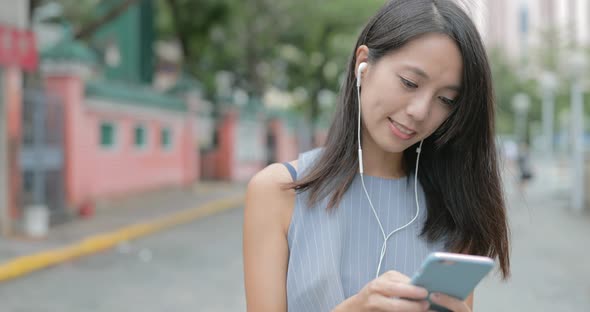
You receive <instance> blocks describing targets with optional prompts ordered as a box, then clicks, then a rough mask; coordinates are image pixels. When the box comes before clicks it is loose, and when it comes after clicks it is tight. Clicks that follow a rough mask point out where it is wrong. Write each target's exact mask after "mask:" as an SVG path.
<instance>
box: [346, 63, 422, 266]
mask: <svg viewBox="0 0 590 312" xmlns="http://www.w3.org/2000/svg"><path fill="white" fill-rule="evenodd" d="M360 74H361V73H360V72H359V74H358V76H357V79H361V77H360ZM356 89H357V92H356V94H357V97H358V103H359V110H358V124H357V129H358V134H357V135H358V154H359V160H358V161H359V171H360V176H361V184H362V186H363V190H364V192H365V195H366V196H367V200H368V201H369V205H370V206H371V210H372V211H373V215H374V216H375V219H376V220H377V224H379V229H380V230H381V234H382V235H383V245H382V246H381V254H380V256H379V264H378V265H377V272H376V273H375V278H377V277H379V272H381V264H382V263H383V258H384V257H385V253H386V252H387V240H389V238H390V237H391V235H393V234H395V233H397V232H399V231H401V230H403V229H405V228H406V227H408V226H409V225H410V224H412V223H413V222H414V221H415V220H416V219H417V218H418V215H419V214H420V203H419V202H418V164H419V162H420V152H421V151H422V143H424V141H423V140H422V141H420V145H419V147H418V148H417V149H416V153H418V156H417V158H416V169H415V175H414V197H415V199H416V215H415V216H414V218H413V219H412V220H411V221H410V222H408V223H407V224H406V225H404V226H402V227H400V228H397V229H395V230H393V231H392V232H391V233H389V234H388V235H386V234H385V230H384V229H383V225H382V224H381V220H379V216H378V215H377V211H375V207H374V206H373V202H372V201H371V197H370V196H369V192H367V188H366V187H365V179H364V178H363V173H364V172H363V171H364V170H363V169H364V168H363V150H362V147H361V93H360V84H359V83H357V87H356Z"/></svg>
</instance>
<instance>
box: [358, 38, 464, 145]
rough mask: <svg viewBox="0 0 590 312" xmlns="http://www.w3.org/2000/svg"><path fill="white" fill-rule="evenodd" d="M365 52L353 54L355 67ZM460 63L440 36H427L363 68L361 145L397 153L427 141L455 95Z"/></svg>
mask: <svg viewBox="0 0 590 312" xmlns="http://www.w3.org/2000/svg"><path fill="white" fill-rule="evenodd" d="M367 56H368V48H367V47H366V46H361V47H359V48H358V50H357V64H356V68H358V65H359V64H360V63H361V62H367ZM462 71H463V61H462V57H461V53H460V51H459V49H458V47H457V45H456V44H455V43H454V42H453V40H452V39H450V38H449V37H448V36H446V35H443V34H427V35H424V36H421V37H419V38H417V39H414V40H412V41H410V42H408V43H407V44H405V45H404V46H403V47H402V48H400V49H398V50H396V51H394V52H392V53H389V54H387V55H385V56H383V57H382V58H381V59H379V60H378V61H377V62H376V63H369V64H368V66H367V68H366V69H365V71H364V72H363V74H362V85H361V105H362V121H363V145H365V144H367V143H375V144H376V145H377V146H379V147H380V148H381V149H383V150H384V151H387V152H391V153H399V152H402V151H404V150H405V149H406V148H408V147H410V146H412V145H413V144H415V143H416V142H419V141H420V140H423V139H425V138H427V137H428V136H429V135H431V134H432V133H433V132H434V131H436V129H437V128H438V127H439V126H440V125H441V124H442V123H443V122H444V121H445V120H446V119H447V118H448V116H449V114H450V112H451V110H452V107H453V105H455V99H456V98H457V97H458V95H459V90H460V87H461V77H462Z"/></svg>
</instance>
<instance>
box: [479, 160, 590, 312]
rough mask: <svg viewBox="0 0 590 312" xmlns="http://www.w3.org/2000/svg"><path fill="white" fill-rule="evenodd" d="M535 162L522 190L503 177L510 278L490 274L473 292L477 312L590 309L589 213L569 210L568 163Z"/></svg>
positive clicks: (510, 174)
mask: <svg viewBox="0 0 590 312" xmlns="http://www.w3.org/2000/svg"><path fill="white" fill-rule="evenodd" d="M535 164H536V166H535V167H536V174H535V180H533V181H532V183H531V184H530V185H529V186H528V187H527V188H526V189H525V190H524V191H521V190H519V189H518V188H517V186H516V185H515V183H514V181H515V177H516V175H515V174H514V172H510V171H507V172H506V174H505V175H504V177H505V182H506V184H505V185H506V190H507V195H508V198H507V199H508V212H509V220H510V226H511V231H512V257H511V262H512V277H511V278H510V279H509V280H508V281H506V282H502V281H500V279H499V278H498V276H488V278H486V279H485V280H484V281H483V282H482V283H481V284H480V286H478V288H477V290H476V294H475V305H476V307H477V309H476V311H484V312H485V311H490V312H491V311H560V312H570V311H571V312H573V311H590V308H589V307H590V243H589V242H588V240H589V239H590V215H589V214H588V213H587V212H586V213H584V214H581V215H580V214H576V213H574V212H573V211H572V209H571V208H570V198H569V189H570V187H571V179H570V176H571V175H570V174H571V172H570V169H569V168H567V167H566V166H567V162H559V163H548V162H546V161H542V160H538V159H537V160H536V161H535ZM559 164H561V165H559Z"/></svg>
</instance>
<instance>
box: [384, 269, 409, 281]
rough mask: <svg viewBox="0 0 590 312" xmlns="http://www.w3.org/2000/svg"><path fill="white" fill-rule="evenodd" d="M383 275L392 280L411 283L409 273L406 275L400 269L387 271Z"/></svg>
mask: <svg viewBox="0 0 590 312" xmlns="http://www.w3.org/2000/svg"><path fill="white" fill-rule="evenodd" d="M381 277H383V278H386V279H388V280H390V281H394V282H402V283H409V282H410V280H411V279H410V278H409V277H408V276H407V275H404V274H402V273H400V272H398V271H387V272H385V273H383V275H381Z"/></svg>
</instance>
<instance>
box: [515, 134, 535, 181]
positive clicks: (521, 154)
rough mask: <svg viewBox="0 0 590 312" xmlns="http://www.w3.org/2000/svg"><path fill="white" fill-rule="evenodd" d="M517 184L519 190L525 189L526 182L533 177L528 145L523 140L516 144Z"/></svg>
mask: <svg viewBox="0 0 590 312" xmlns="http://www.w3.org/2000/svg"><path fill="white" fill-rule="evenodd" d="M518 170H519V180H518V182H519V183H518V185H519V188H520V190H521V191H524V190H525V189H526V186H527V184H528V182H529V181H530V180H531V179H532V178H533V168H532V164H531V158H530V151H529V145H528V143H527V142H526V141H523V142H521V143H520V145H519V146H518Z"/></svg>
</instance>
